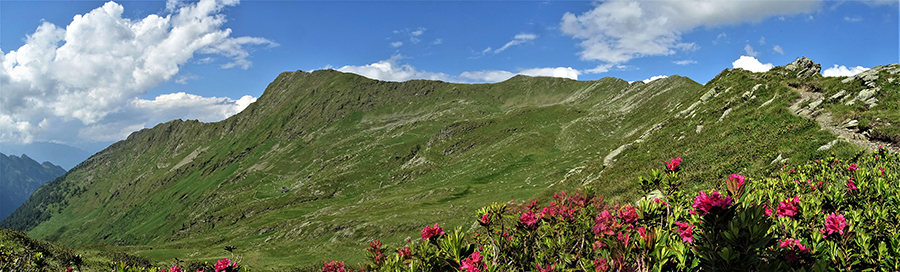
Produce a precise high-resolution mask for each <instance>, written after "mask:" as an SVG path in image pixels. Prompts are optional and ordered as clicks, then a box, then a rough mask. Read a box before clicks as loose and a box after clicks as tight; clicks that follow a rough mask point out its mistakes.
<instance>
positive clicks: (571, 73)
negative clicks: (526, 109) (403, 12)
mask: <svg viewBox="0 0 900 272" xmlns="http://www.w3.org/2000/svg"><path fill="white" fill-rule="evenodd" d="M403 58H404V57H403V56H401V55H394V56H391V58H390V59H387V60H382V61H378V62H376V63H372V64H367V65H361V66H353V65H347V66H343V67H341V68H338V69H337V70H338V71H341V72H347V73H354V74H357V75H361V76H364V77H368V78H372V79H378V80H385V81H407V80H411V79H428V80H440V81H446V82H456V83H484V82H500V81H504V80H507V79H509V78H511V77H513V76H515V75H527V76H547V77H560V78H569V79H575V80H577V79H578V75H580V74H582V72H581V71H578V70H577V69H573V68H571V67H551V68H531V69H523V70H521V71H519V72H518V73H513V72H509V71H503V70H483V71H466V72H462V73H460V74H459V75H458V76H450V75H447V74H444V73H435V72H428V71H420V70H418V69H416V68H415V67H413V66H412V65H410V64H406V63H401V62H400V61H401V60H402V59H403Z"/></svg>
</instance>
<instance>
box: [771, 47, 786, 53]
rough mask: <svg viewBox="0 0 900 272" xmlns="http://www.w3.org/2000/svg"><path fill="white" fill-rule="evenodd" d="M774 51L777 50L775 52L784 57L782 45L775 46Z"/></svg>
mask: <svg viewBox="0 0 900 272" xmlns="http://www.w3.org/2000/svg"><path fill="white" fill-rule="evenodd" d="M772 50H775V52H778V54H782V55H784V49H782V48H781V46H780V45H775V47H773V48H772Z"/></svg>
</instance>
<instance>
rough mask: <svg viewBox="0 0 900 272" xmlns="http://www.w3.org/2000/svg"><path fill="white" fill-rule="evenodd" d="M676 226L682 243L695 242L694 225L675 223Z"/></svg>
mask: <svg viewBox="0 0 900 272" xmlns="http://www.w3.org/2000/svg"><path fill="white" fill-rule="evenodd" d="M675 225H678V236H681V240H682V241H685V242H688V243H692V242H694V233H693V231H694V225H691V223H688V222H675Z"/></svg>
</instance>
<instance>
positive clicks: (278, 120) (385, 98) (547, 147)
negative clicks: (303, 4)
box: [3, 68, 900, 269]
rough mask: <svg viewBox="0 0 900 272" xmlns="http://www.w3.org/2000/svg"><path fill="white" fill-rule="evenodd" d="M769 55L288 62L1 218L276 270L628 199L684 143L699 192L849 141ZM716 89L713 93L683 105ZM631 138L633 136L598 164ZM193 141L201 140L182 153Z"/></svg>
mask: <svg viewBox="0 0 900 272" xmlns="http://www.w3.org/2000/svg"><path fill="white" fill-rule="evenodd" d="M778 69H779V68H776V69H774V70H773V72H770V73H767V74H755V73H751V72H747V71H743V70H726V71H724V72H723V73H722V74H720V75H719V76H717V77H716V78H715V79H713V80H712V81H710V82H709V83H707V84H706V85H705V86H703V85H700V84H697V83H696V82H694V81H692V80H690V79H687V78H683V77H678V76H672V77H669V78H666V79H661V80H656V81H653V82H651V83H649V84H643V83H635V84H630V85H629V84H628V83H627V82H625V81H622V80H620V79H613V78H604V79H601V80H598V81H589V82H588V81H573V80H567V79H558V78H531V77H524V76H517V77H514V78H512V79H510V80H508V81H505V82H501V83H496V84H476V85H462V84H449V83H443V82H434V81H421V80H415V81H409V82H403V83H397V82H381V81H375V80H370V79H366V78H363V77H360V76H356V75H352V74H343V73H338V72H335V71H317V72H313V73H305V72H293V73H283V74H281V75H279V77H278V78H277V79H276V80H275V81H273V82H272V83H271V84H270V85H269V87H268V88H267V90H266V92H265V93H264V94H263V95H262V96H261V97H260V99H259V100H258V101H257V102H256V103H254V104H252V105H250V106H249V107H248V108H247V109H245V110H244V111H243V112H242V113H240V114H237V115H235V116H233V117H231V118H229V119H227V120H224V121H222V122H218V123H209V124H206V123H199V122H196V121H180V120H176V121H172V122H168V123H165V124H160V125H158V126H156V127H154V128H153V129H149V130H144V131H142V132H139V133H135V134H133V135H132V136H130V137H129V139H128V140H126V141H122V142H119V143H117V144H114V145H113V146H111V147H110V148H108V149H106V150H104V151H103V152H100V153H98V154H97V155H95V156H93V157H92V158H90V159H89V160H88V163H85V164H83V165H82V166H81V167H78V168H76V169H73V170H72V171H70V172H69V173H68V174H67V177H66V178H65V180H64V181H61V182H58V183H53V184H50V185H48V186H44V187H42V188H41V189H39V190H38V192H37V193H35V196H34V197H32V199H30V200H29V201H28V202H26V204H25V207H26V208H25V209H24V210H23V211H22V212H21V213H19V214H14V217H13V218H18V219H11V220H8V221H5V222H4V225H3V226H4V227H13V228H17V229H25V230H28V233H29V235H30V236H32V237H37V238H41V239H48V240H53V241H57V242H60V243H64V244H66V245H72V246H80V245H91V244H96V243H101V244H108V245H112V246H114V247H115V248H116V249H122V250H124V251H126V252H129V253H132V254H135V255H138V256H143V257H147V258H149V259H151V260H152V261H154V262H159V263H167V262H171V261H172V259H173V258H175V257H178V258H179V259H182V260H186V259H189V260H198V261H213V260H215V259H218V258H221V257H226V256H230V253H228V252H226V251H224V250H223V248H224V246H226V245H227V246H236V247H237V248H238V249H237V250H236V251H235V253H236V254H239V255H242V256H245V260H246V262H247V264H248V265H250V266H259V267H271V268H276V269H278V268H285V269H286V268H291V267H301V266H305V265H308V264H313V263H319V262H322V261H325V260H331V259H341V260H346V261H348V262H351V263H354V262H358V261H361V259H360V258H362V256H363V255H362V254H360V250H361V248H364V245H366V244H367V243H368V242H369V241H371V240H373V239H376V238H377V239H380V240H381V241H383V242H385V245H386V246H390V247H396V246H399V245H401V244H402V243H403V240H404V239H405V238H407V237H412V238H413V239H415V238H416V237H417V234H418V232H419V230H421V228H422V227H423V226H424V225H426V224H433V223H435V222H437V223H440V224H441V225H442V226H462V227H463V228H464V229H468V228H469V227H470V226H471V224H472V216H473V212H474V211H475V210H476V209H477V208H479V207H482V206H484V205H486V204H489V203H492V202H505V201H509V200H511V199H512V200H524V199H532V198H535V197H537V198H548V196H549V194H552V192H558V191H562V190H569V191H571V190H574V189H577V188H580V187H581V186H582V184H584V183H587V182H590V183H591V184H592V185H594V186H595V187H596V188H597V189H598V190H599V193H600V194H603V195H606V196H608V197H610V198H612V199H613V200H629V199H633V198H634V197H636V196H638V192H637V186H636V185H635V184H636V182H637V177H638V176H641V175H644V176H646V175H648V172H646V171H645V169H654V168H659V166H660V165H662V162H663V161H665V160H668V159H670V158H674V157H676V156H680V157H682V158H685V162H686V163H685V164H684V165H682V167H683V168H685V169H686V170H689V171H686V172H687V173H690V174H689V175H686V176H685V178H686V180H688V181H689V182H688V184H687V186H688V187H691V188H701V187H704V186H706V185H708V184H710V183H714V182H716V180H723V179H724V176H725V175H728V174H731V173H736V172H739V173H744V174H745V175H758V176H762V175H763V174H765V173H768V172H770V171H773V170H775V169H778V168H780V167H782V164H781V163H774V164H773V163H770V162H771V161H772V160H774V159H775V158H776V157H777V156H779V155H781V156H782V157H783V158H786V159H788V161H787V162H796V161H806V160H810V159H816V158H821V157H823V156H827V155H830V154H831V153H837V154H838V155H841V154H854V153H855V152H856V151H857V150H858V149H857V148H856V147H853V146H851V145H849V144H846V143H841V144H838V145H836V146H835V147H833V148H832V149H830V150H826V151H817V150H816V149H818V148H819V147H820V146H822V145H824V144H826V143H828V142H831V141H832V140H834V138H835V137H834V136H833V135H831V134H830V133H829V132H827V131H824V130H821V129H820V128H819V127H818V124H817V123H815V121H811V120H807V119H804V118H802V117H798V116H795V115H792V114H790V113H789V112H788V111H787V106H788V103H789V102H790V101H793V100H794V99H796V98H798V97H799V95H798V94H797V93H796V91H794V90H793V88H791V87H790V86H789V84H791V83H796V82H794V81H796V80H794V79H790V78H783V77H778V76H777V72H778ZM886 77H887V76H884V77H882V79H880V80H886V79H884V78H886ZM810 80H811V81H813V83H809V84H820V85H822V86H823V87H822V88H821V90H822V91H823V92H825V93H826V95H827V93H830V92H835V93H836V92H837V91H834V89H836V88H844V87H842V85H840V84H839V82H840V79H828V78H820V77H816V78H813V79H810ZM808 81H809V80H808ZM757 84H762V86H761V87H760V88H758V89H757V90H756V91H755V92H754V95H755V96H756V97H755V98H753V99H749V100H746V101H744V100H743V99H742V94H743V93H744V92H746V91H749V90H750V89H752V88H753V87H754V86H756V85H757ZM892 86H894V85H892ZM712 88H715V89H716V90H717V91H716V92H715V93H718V95H717V96H714V97H710V98H709V99H708V100H706V101H705V102H703V103H698V104H697V106H696V107H695V108H694V110H693V113H691V112H687V114H683V115H682V116H680V117H675V116H676V115H678V113H679V112H681V111H685V109H687V108H688V107H689V106H690V105H692V104H694V103H695V102H697V101H699V100H700V98H701V97H702V96H703V95H704V94H706V93H707V92H708V91H709V90H710V89H712ZM891 88H893V89H891ZM884 89H885V90H888V91H890V90H896V87H885V88H884ZM726 90H727V91H726ZM882 93H884V95H883V96H879V99H882V98H884V100H882V101H883V103H881V105H880V106H878V107H875V108H873V109H868V111H866V112H859V111H858V109H847V108H841V106H838V105H832V104H827V105H824V106H822V107H825V108H829V109H834V111H835V115H836V116H850V115H852V114H862V115H865V114H876V115H872V116H877V114H882V115H883V116H887V117H883V118H887V120H891V122H894V119H890V118H896V117H895V115H896V112H897V111H894V113H893V114H894V115H891V114H892V112H891V110H895V109H896V108H892V107H891V106H890V104H891V103H896V101H898V100H900V97H897V95H896V94H889V93H890V92H882ZM776 94H777V95H778V98H776V99H774V100H773V102H771V103H768V104H766V105H765V106H763V104H764V103H765V102H766V101H768V100H769V99H771V98H772V97H774V96H775V95H776ZM879 95H882V94H881V93H880V94H879ZM882 105H883V106H882ZM726 109H730V112H729V114H728V115H727V116H726V117H725V118H724V119H723V121H722V122H719V123H717V120H718V119H719V118H720V117H721V116H722V115H723V113H724V112H725V110H726ZM655 125H659V128H658V130H651V128H653V127H654V126H655ZM698 125H703V129H702V130H701V133H696V132H695V131H696V128H697V126H698ZM881 129H883V130H887V131H888V132H887V134H888V135H893V134H892V133H895V132H894V130H890V129H891V128H881ZM648 131H650V132H648ZM642 135H646V136H645V137H643V140H642V141H638V139H640V138H641V137H642ZM624 144H631V146H630V147H628V148H625V149H624V151H623V152H622V153H620V154H619V155H618V156H616V157H615V160H613V162H612V163H611V164H608V165H607V164H605V163H604V158H605V157H606V156H607V154H609V152H610V151H612V150H615V149H616V148H618V147H620V146H622V145H624ZM195 150H205V151H203V152H200V153H199V154H196V157H195V158H194V159H192V160H185V158H188V157H189V154H191V153H192V152H194V151H195ZM183 160H185V161H186V162H187V163H186V164H184V165H181V166H180V167H178V168H177V169H175V166H176V165H178V164H179V162H181V161H183ZM282 187H286V188H289V191H287V192H284V193H282V192H281V191H280V190H281V188H282ZM42 218H43V219H42ZM17 220H18V221H17ZM179 256H180V257H179Z"/></svg>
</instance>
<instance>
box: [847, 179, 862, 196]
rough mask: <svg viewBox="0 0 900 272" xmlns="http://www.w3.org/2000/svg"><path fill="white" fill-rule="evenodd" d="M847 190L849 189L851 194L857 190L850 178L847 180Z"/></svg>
mask: <svg viewBox="0 0 900 272" xmlns="http://www.w3.org/2000/svg"><path fill="white" fill-rule="evenodd" d="M847 188H848V189H850V192H851V193H852V192H853V191H856V190H859V188H856V183H854V182H853V179H852V178H851V179H848V180H847Z"/></svg>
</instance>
